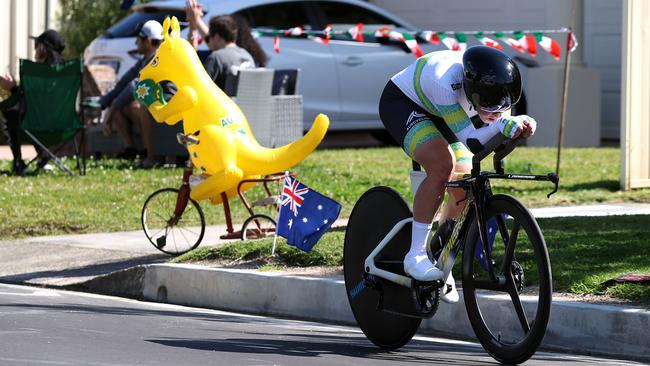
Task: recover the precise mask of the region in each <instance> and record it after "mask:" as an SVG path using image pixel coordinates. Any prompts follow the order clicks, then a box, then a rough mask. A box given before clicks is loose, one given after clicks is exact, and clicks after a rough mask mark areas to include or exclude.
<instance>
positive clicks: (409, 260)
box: [404, 220, 444, 281]
mask: <svg viewBox="0 0 650 366" xmlns="http://www.w3.org/2000/svg"><path fill="white" fill-rule="evenodd" d="M431 227H432V224H425V223H422V222H417V221H415V220H414V221H413V231H412V233H411V249H410V250H409V252H408V253H407V254H406V257H405V258H404V271H405V272H406V273H407V274H409V275H410V276H411V277H413V278H415V279H416V280H419V281H434V280H438V279H440V278H442V276H443V274H444V273H443V272H442V271H441V270H440V269H438V268H436V267H435V266H434V264H433V263H431V260H429V257H428V256H427V237H428V236H429V235H430V234H431Z"/></svg>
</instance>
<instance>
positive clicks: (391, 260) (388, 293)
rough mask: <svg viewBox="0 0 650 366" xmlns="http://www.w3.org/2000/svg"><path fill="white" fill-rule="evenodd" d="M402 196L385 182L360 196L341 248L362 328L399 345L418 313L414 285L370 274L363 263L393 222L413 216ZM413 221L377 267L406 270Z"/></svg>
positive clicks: (383, 342) (384, 343)
mask: <svg viewBox="0 0 650 366" xmlns="http://www.w3.org/2000/svg"><path fill="white" fill-rule="evenodd" d="M411 216H412V214H411V210H410V209H409V207H408V205H407V204H406V202H404V199H402V197H401V196H400V195H399V193H397V192H395V191H394V190H392V189H390V188H387V187H375V188H372V189H370V190H369V191H367V192H366V193H364V194H363V196H361V198H359V200H358V201H357V203H356V204H355V206H354V209H353V210H352V213H351V214H350V219H349V221H348V226H347V230H346V232H345V243H344V247H343V271H344V275H345V288H346V290H347V294H348V300H349V301H350V307H351V308H352V313H353V314H354V318H355V319H356V320H357V323H358V324H359V328H361V330H362V331H363V333H364V334H365V335H366V337H368V339H369V340H370V341H371V342H372V343H374V344H375V345H377V346H379V347H381V348H386V349H396V348H399V347H401V346H403V345H405V344H406V343H407V342H408V341H410V340H411V338H412V337H413V335H414V334H415V332H416V331H417V329H418V327H419V326H420V322H421V318H419V317H417V315H416V314H417V312H416V310H415V305H414V302H413V297H412V293H411V289H409V288H407V287H403V286H399V285H396V284H394V283H392V282H389V281H385V280H383V279H381V278H378V277H375V276H368V275H367V274H366V271H365V269H364V262H365V260H366V258H367V257H368V255H369V254H370V253H371V252H372V251H373V249H375V247H376V246H377V244H379V242H380V241H381V240H382V239H383V238H384V236H385V235H386V234H387V233H388V232H389V231H390V230H391V229H392V228H393V226H394V225H395V224H396V223H397V222H399V221H401V220H403V219H405V218H409V217H411ZM410 236H411V225H410V224H409V225H406V226H405V227H404V228H403V229H402V230H401V231H400V232H399V233H398V234H397V235H396V236H395V237H394V238H393V240H392V241H391V242H390V243H389V244H388V245H387V246H386V247H385V248H384V250H382V252H381V253H380V255H379V257H378V258H377V260H376V261H375V263H376V265H377V267H379V268H382V269H386V270H388V271H391V272H394V273H399V274H402V275H403V274H404V272H403V271H404V270H403V260H404V255H406V252H407V251H408V250H409V245H410V242H411V240H410Z"/></svg>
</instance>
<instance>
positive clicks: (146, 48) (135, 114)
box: [98, 20, 163, 169]
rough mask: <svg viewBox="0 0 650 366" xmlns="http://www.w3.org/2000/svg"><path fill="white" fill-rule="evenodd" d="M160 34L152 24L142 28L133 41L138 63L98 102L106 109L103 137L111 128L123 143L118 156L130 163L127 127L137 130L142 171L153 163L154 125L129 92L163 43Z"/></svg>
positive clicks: (130, 140)
mask: <svg viewBox="0 0 650 366" xmlns="http://www.w3.org/2000/svg"><path fill="white" fill-rule="evenodd" d="M162 33H163V29H162V26H161V25H160V23H158V22H157V21H155V20H149V21H147V22H146V23H144V24H143V25H142V27H141V28H140V31H139V32H138V36H137V37H136V39H135V45H136V47H137V50H138V52H139V53H141V54H142V55H143V57H142V59H140V60H139V61H138V62H136V64H135V65H133V67H131V68H130V69H129V70H128V71H127V72H126V73H124V75H122V77H121V78H120V79H119V80H118V81H117V83H116V84H115V86H114V87H113V89H112V90H111V91H109V92H108V93H106V94H105V95H103V96H102V97H101V98H99V101H98V103H99V106H100V107H101V108H102V109H105V108H109V107H110V109H109V110H108V111H107V113H105V118H104V123H103V132H104V134H105V135H110V134H111V133H112V130H113V128H115V131H116V132H117V134H118V135H119V136H120V137H121V138H122V141H123V142H124V145H125V150H124V151H123V152H122V153H121V154H120V157H123V158H128V159H134V158H135V157H136V155H138V151H137V149H136V147H135V144H134V141H133V137H132V135H131V133H130V128H129V123H130V124H131V125H133V126H138V128H139V129H140V136H141V138H142V145H143V146H144V148H145V149H146V156H145V157H144V159H143V160H142V161H141V162H140V165H139V167H140V168H145V169H146V168H152V167H153V166H154V163H155V160H154V155H153V137H152V129H153V124H154V123H155V121H154V120H153V117H151V115H150V114H149V111H148V110H147V108H146V107H144V106H142V105H140V103H138V102H137V101H135V100H134V98H133V89H134V87H135V84H136V83H137V81H138V75H139V73H140V70H141V69H142V68H143V67H144V66H146V65H147V64H148V63H149V61H151V59H152V58H153V57H154V55H155V54H156V51H158V47H159V46H160V44H161V43H162V41H163V35H162Z"/></svg>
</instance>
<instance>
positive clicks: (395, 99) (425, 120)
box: [379, 80, 445, 158]
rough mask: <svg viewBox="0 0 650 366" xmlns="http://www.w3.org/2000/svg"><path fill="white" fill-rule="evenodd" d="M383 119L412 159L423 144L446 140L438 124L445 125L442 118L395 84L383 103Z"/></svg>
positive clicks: (392, 84)
mask: <svg viewBox="0 0 650 366" xmlns="http://www.w3.org/2000/svg"><path fill="white" fill-rule="evenodd" d="M379 117H380V118H381V122H382V123H383V124H384V126H385V127H386V130H388V132H389V133H390V135H391V136H392V137H393V138H394V139H395V141H397V143H399V144H400V146H402V149H404V151H405V152H406V153H407V154H408V155H409V156H410V157H411V158H413V154H414V152H415V149H416V148H417V147H418V146H420V144H422V143H423V142H426V141H428V140H430V139H432V138H436V137H442V134H441V133H440V131H438V129H437V128H436V126H435V123H441V122H442V123H443V124H444V123H445V121H444V120H443V119H442V118H440V117H438V116H435V115H433V114H431V113H429V112H427V111H426V110H424V108H422V107H420V106H419V105H417V104H416V103H415V102H413V101H412V100H411V99H410V98H409V97H408V96H406V94H404V92H402V91H401V90H400V89H399V88H398V87H397V85H395V83H393V82H392V81H391V80H389V81H388V83H387V84H386V87H385V88H384V92H383V93H382V94H381V98H380V99H379ZM436 120H437V121H436Z"/></svg>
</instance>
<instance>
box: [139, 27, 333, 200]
mask: <svg viewBox="0 0 650 366" xmlns="http://www.w3.org/2000/svg"><path fill="white" fill-rule="evenodd" d="M170 28H171V32H169V30H170ZM163 37H164V41H163V42H162V44H161V45H160V47H159V49H158V52H157V54H156V55H155V56H154V58H153V59H152V60H151V62H149V64H147V65H146V66H145V67H144V68H143V69H142V70H141V71H140V80H142V81H149V82H150V83H151V84H152V85H153V84H154V83H155V84H156V86H157V85H158V83H160V82H161V81H165V80H168V81H171V82H172V83H174V84H175V85H176V87H177V89H178V91H177V93H176V94H175V95H174V97H173V98H171V99H170V100H169V101H168V102H167V103H165V101H164V100H163V99H162V98H160V99H159V101H155V102H153V103H151V104H150V105H148V108H149V111H150V112H151V114H152V115H153V117H154V118H155V120H156V121H157V122H159V123H162V122H165V123H167V124H170V125H173V124H176V123H178V122H179V121H181V120H182V121H183V130H184V132H185V134H192V135H194V136H195V137H196V138H197V139H198V143H196V144H192V145H189V146H188V150H189V153H190V157H191V159H192V162H193V163H194V166H195V167H197V168H198V169H200V170H201V171H202V172H203V173H204V174H206V175H208V176H209V177H208V178H207V179H206V180H204V181H203V182H202V183H201V184H199V185H198V186H197V187H195V188H193V189H192V192H191V197H192V198H193V199H195V200H202V199H206V198H211V199H212V202H214V203H219V202H221V198H220V194H221V192H226V194H227V195H228V197H231V196H233V195H234V194H236V193H237V191H236V189H237V184H238V183H239V182H240V181H241V180H242V179H247V178H251V177H259V176H260V175H265V174H271V173H276V172H281V171H284V170H287V169H289V168H290V167H292V166H294V165H296V164H298V163H299V162H300V161H302V160H303V159H304V158H305V157H307V155H309V154H310V153H311V152H312V151H313V150H314V149H315V148H316V146H318V144H319V143H320V142H321V140H322V139H323V137H324V136H325V132H326V131H327V127H328V126H329V119H328V118H327V116H325V115H323V114H320V115H318V117H316V120H315V121H314V124H313V125H312V127H311V129H310V130H309V132H308V133H307V134H306V135H305V136H303V137H302V138H301V139H299V140H297V141H295V142H293V143H291V144H288V145H285V146H282V147H279V148H276V149H269V148H265V147H262V146H260V145H259V144H258V143H257V141H256V140H255V137H254V136H253V133H252V132H251V130H250V127H249V126H248V121H247V120H246V117H245V116H244V115H243V113H242V112H241V110H240V109H239V107H237V105H236V104H235V103H234V102H233V101H232V100H231V99H230V98H229V97H228V96H227V95H226V94H224V93H223V91H221V89H219V88H218V87H217V86H216V85H215V84H214V82H213V81H212V79H211V78H210V76H209V75H208V74H207V72H206V71H205V69H204V68H203V65H202V64H201V61H200V60H199V58H198V56H197V54H196V51H195V50H194V48H192V46H191V45H190V44H189V43H188V42H187V41H186V40H184V39H182V38H181V37H180V27H179V24H178V19H176V17H173V18H171V19H169V18H167V19H165V22H164V23H163ZM142 81H141V83H142ZM141 86H142V85H140V84H139V86H138V87H136V95H137V96H140V97H141V96H143V95H142V94H145V93H147V90H148V89H141Z"/></svg>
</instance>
